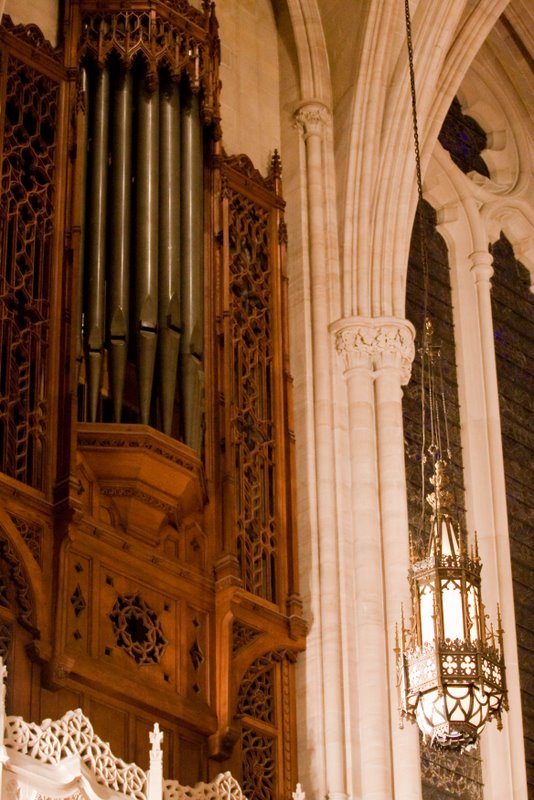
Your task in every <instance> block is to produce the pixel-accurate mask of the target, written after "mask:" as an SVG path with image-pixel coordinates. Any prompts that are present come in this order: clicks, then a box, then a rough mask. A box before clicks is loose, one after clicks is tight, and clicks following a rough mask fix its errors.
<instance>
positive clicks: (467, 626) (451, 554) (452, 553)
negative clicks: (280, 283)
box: [395, 0, 508, 750]
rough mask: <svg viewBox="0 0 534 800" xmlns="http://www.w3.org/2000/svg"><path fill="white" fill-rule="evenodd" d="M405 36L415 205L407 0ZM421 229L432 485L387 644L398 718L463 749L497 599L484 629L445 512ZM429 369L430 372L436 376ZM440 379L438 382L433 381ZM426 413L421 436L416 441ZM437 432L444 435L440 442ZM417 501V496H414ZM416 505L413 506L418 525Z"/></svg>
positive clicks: (480, 705)
mask: <svg viewBox="0 0 534 800" xmlns="http://www.w3.org/2000/svg"><path fill="white" fill-rule="evenodd" d="M405 22H406V44H407V48H408V67H409V75H410V92H411V100H412V120H413V135H414V155H415V167H416V177H417V194H418V197H419V206H418V214H421V206H422V200H423V182H422V174H421V159H420V153H419V131H418V121H417V97H416V89H415V73H414V59H413V44H412V33H411V31H412V25H411V16H410V3H409V0H405ZM419 223H420V230H421V262H422V266H423V286H424V297H423V306H424V311H425V319H424V330H423V343H422V347H421V350H420V353H421V409H422V420H421V424H422V434H423V435H422V441H423V447H422V451H421V461H422V467H423V469H422V481H423V488H424V483H425V465H426V464H428V463H430V464H431V465H432V467H433V474H432V477H430V481H431V483H432V485H433V487H434V491H433V492H431V493H430V494H428V495H427V497H426V499H427V502H428V503H429V504H430V506H431V508H432V514H431V516H430V536H429V539H428V549H427V552H426V555H425V557H422V558H419V559H418V558H416V557H415V556H414V553H413V549H412V547H410V561H411V566H410V571H409V575H408V579H409V581H410V588H411V595H412V614H411V619H410V625H409V626H408V627H406V625H405V621H404V613H403V614H402V623H401V631H400V637H399V635H398V631H397V637H396V640H397V641H396V648H395V652H396V655H397V676H398V689H399V710H400V714H401V719H403V718H406V719H409V720H412V721H416V722H417V724H418V726H419V728H420V730H421V732H422V734H423V738H424V740H425V741H429V742H430V744H431V745H432V746H434V747H438V748H442V749H447V748H448V749H456V750H465V749H469V748H471V747H473V746H474V745H475V744H476V741H477V739H478V736H479V735H480V733H481V732H482V730H483V729H484V726H485V725H486V723H487V722H488V721H489V720H491V719H492V718H493V717H495V718H496V719H497V725H498V727H499V729H500V728H502V722H501V715H502V711H503V710H504V709H507V708H508V701H507V693H506V678H505V667H504V658H503V641H502V636H503V631H502V626H501V615H500V612H499V609H497V631H496V633H495V632H494V631H493V627H490V628H489V629H488V627H487V625H486V615H485V609H484V605H483V603H482V596H481V586H480V572H481V569H482V564H481V563H480V558H479V555H478V544H477V542H476V541H475V547H474V549H472V550H471V551H470V552H469V553H468V552H467V548H466V541H467V537H466V536H465V535H464V534H463V533H462V531H461V529H460V527H459V525H458V524H456V525H455V524H454V521H453V520H454V517H453V515H452V514H451V506H452V500H453V498H452V495H451V493H450V492H449V491H448V489H447V484H448V476H447V472H446V470H447V461H446V460H445V459H444V458H443V455H442V454H443V453H444V452H446V453H447V458H448V459H450V457H451V454H450V445H449V435H448V426H447V415H446V405H445V393H444V389H443V378H442V373H441V369H437V370H436V369H435V367H436V366H438V367H439V366H440V349H439V347H435V346H434V345H433V344H432V336H433V330H432V323H431V321H430V319H429V318H428V316H427V308H428V284H429V276H428V260H427V248H426V241H425V235H424V225H423V223H422V220H421V217H419ZM437 376H438V377H439V380H437ZM438 383H439V385H438ZM427 423H428V427H429V429H430V444H429V447H428V448H427V449H425V445H424V442H425V437H426V430H427ZM442 432H443V434H444V439H445V442H444V445H443V444H442ZM423 506H424V502H423ZM425 518H426V517H425V511H424V508H423V509H422V520H423V525H422V529H423V533H426V531H425Z"/></svg>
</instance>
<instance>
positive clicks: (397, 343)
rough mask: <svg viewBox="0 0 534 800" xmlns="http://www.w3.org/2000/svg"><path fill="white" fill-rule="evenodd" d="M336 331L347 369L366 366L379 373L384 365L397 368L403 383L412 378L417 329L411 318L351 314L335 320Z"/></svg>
mask: <svg viewBox="0 0 534 800" xmlns="http://www.w3.org/2000/svg"><path fill="white" fill-rule="evenodd" d="M332 333H333V334H334V337H335V347H336V351H337V352H338V353H339V355H340V356H341V357H342V358H343V362H344V365H345V371H349V370H352V369H366V370H368V371H370V372H372V373H373V374H376V373H377V372H378V371H379V370H382V369H397V370H399V371H400V376H401V385H402V386H405V385H406V384H407V383H408V381H409V380H410V374H411V369H412V361H413V358H414V355H415V347H414V339H415V330H414V327H413V325H412V324H411V322H409V321H408V320H398V319H393V318H389V317H377V318H376V319H367V318H363V317H351V318H348V319H344V320H340V321H339V322H337V323H335V325H333V326H332Z"/></svg>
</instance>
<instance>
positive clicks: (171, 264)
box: [158, 80, 181, 435]
mask: <svg viewBox="0 0 534 800" xmlns="http://www.w3.org/2000/svg"><path fill="white" fill-rule="evenodd" d="M158 322H159V342H158V361H159V365H158V366H159V387H160V405H161V415H162V428H163V432H164V433H166V434H167V435H170V434H171V429H172V417H173V408H174V395H175V392H176V376H177V370H178V354H179V350H180V333H181V310H180V91H179V88H178V86H177V85H176V83H174V82H171V81H170V80H168V81H167V82H166V83H165V84H164V85H163V86H162V89H161V93H160V183H159V306H158Z"/></svg>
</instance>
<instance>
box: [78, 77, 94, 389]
mask: <svg viewBox="0 0 534 800" xmlns="http://www.w3.org/2000/svg"><path fill="white" fill-rule="evenodd" d="M88 80H89V78H88V75H87V69H86V68H85V67H82V68H81V70H80V90H81V94H82V96H83V101H84V112H85V113H84V116H83V121H82V123H81V124H82V128H81V132H80V153H81V156H80V157H81V167H80V172H79V181H80V182H79V187H78V188H79V192H80V197H81V198H82V211H81V217H82V220H83V218H84V215H85V213H86V207H85V201H86V193H87V148H88V145H89V128H88V125H89V120H90V118H91V110H90V106H89V86H88ZM86 238H87V237H86V235H85V222H82V224H81V226H80V239H79V256H78V258H79V260H78V309H77V321H78V326H77V329H76V330H77V338H76V385H78V383H79V381H80V371H81V366H82V363H83V335H84V313H83V297H84V274H85V248H86Z"/></svg>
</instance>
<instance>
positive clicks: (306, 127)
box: [295, 101, 330, 140]
mask: <svg viewBox="0 0 534 800" xmlns="http://www.w3.org/2000/svg"><path fill="white" fill-rule="evenodd" d="M329 119H330V111H329V109H328V108H327V107H326V106H325V105H324V104H323V103H320V102H318V101H313V102H310V103H306V104H305V105H302V106H301V107H300V108H299V109H298V111H297V112H296V113H295V121H296V124H297V127H298V128H300V129H301V131H302V133H303V135H304V140H306V139H307V138H308V137H309V136H322V135H323V128H324V126H325V125H326V123H327V122H328V121H329Z"/></svg>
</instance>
